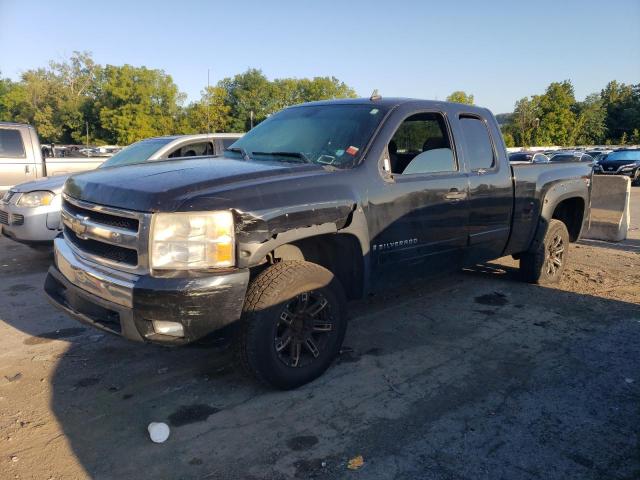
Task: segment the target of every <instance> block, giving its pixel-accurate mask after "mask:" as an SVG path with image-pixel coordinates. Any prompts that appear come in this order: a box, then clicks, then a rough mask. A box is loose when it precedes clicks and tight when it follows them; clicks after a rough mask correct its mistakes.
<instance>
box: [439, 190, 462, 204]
mask: <svg viewBox="0 0 640 480" xmlns="http://www.w3.org/2000/svg"><path fill="white" fill-rule="evenodd" d="M444 198H445V199H447V200H451V201H453V202H457V201H459V200H464V199H465V198H467V192H461V191H460V190H458V189H457V188H452V189H451V190H449V193H447V194H446V195H445V196H444Z"/></svg>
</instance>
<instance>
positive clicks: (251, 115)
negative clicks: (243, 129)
mask: <svg viewBox="0 0 640 480" xmlns="http://www.w3.org/2000/svg"><path fill="white" fill-rule="evenodd" d="M249 119H250V120H251V129H252V130H253V110H251V111H250V112H249Z"/></svg>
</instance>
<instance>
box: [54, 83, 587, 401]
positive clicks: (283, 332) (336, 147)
mask: <svg viewBox="0 0 640 480" xmlns="http://www.w3.org/2000/svg"><path fill="white" fill-rule="evenodd" d="M225 157H226V158H216V159H211V158H202V159H194V160H190V161H189V160H179V161H160V162H147V163H144V164H140V165H134V166H131V167H129V168H127V169H117V168H102V169H99V170H96V171H93V172H87V173H83V174H79V175H73V176H72V177H71V178H69V180H68V181H67V183H66V184H65V187H64V193H63V204H62V212H63V213H62V219H63V222H64V236H63V238H56V240H55V243H54V245H55V247H54V251H55V264H54V265H53V266H51V268H50V269H49V273H48V275H47V279H46V283H45V286H44V289H45V291H46V294H47V295H48V296H49V298H50V300H51V302H52V303H53V304H54V305H55V306H57V307H58V308H60V309H61V310H63V311H64V312H66V313H67V314H69V315H71V316H72V317H75V318H76V319H78V320H80V321H81V322H84V323H86V324H89V325H92V326H94V327H96V328H100V329H102V330H105V331H108V332H111V333H115V334H118V335H122V336H123V337H125V338H128V339H131V340H137V341H141V342H152V343H158V344H164V345H184V344H187V343H190V342H193V341H195V340H198V339H200V338H202V337H205V336H207V335H209V334H211V333H213V332H218V331H220V330H221V329H223V328H225V327H228V328H227V329H225V332H227V333H230V332H233V331H234V330H235V332H236V340H235V341H236V342H237V354H238V358H239V362H240V363H241V364H242V365H243V366H245V367H246V368H247V370H248V371H249V372H251V373H252V374H253V375H254V376H255V377H256V378H258V379H260V380H262V381H264V382H266V383H267V384H269V385H272V386H275V387H277V388H285V389H286V388H294V387H297V386H299V385H302V384H304V383H306V382H309V381H311V380H313V379H314V378H316V377H318V376H319V375H321V374H322V372H323V371H324V370H325V369H326V368H328V367H329V365H330V364H331V362H332V361H333V360H334V358H335V357H336V355H337V354H338V352H339V351H340V346H341V344H342V341H343V338H344V335H345V331H346V327H347V315H346V300H347V299H353V298H359V297H362V296H363V295H365V294H366V293H368V292H371V291H376V290H380V289H382V290H384V289H387V288H389V286H396V288H397V286H398V285H402V281H403V280H406V278H407V277H412V276H413V275H422V274H424V273H425V272H438V273H439V274H440V273H444V272H446V271H449V270H456V269H458V268H460V267H461V266H463V265H475V264H477V263H478V262H484V261H486V260H490V259H494V258H497V257H501V256H503V255H514V256H515V257H516V258H518V259H519V260H520V269H521V271H522V274H523V276H524V278H525V279H526V280H528V281H531V282H537V283H540V284H550V283H554V282H557V281H558V280H559V279H560V276H561V274H562V272H563V269H564V267H565V264H566V262H567V255H568V253H569V249H568V244H569V242H571V241H575V240H577V239H578V237H579V236H580V232H581V229H582V225H583V223H584V221H585V219H586V218H587V212H588V205H589V195H590V189H589V184H590V180H591V174H592V172H591V168H590V167H589V166H588V165H586V164H584V163H579V162H577V163H555V164H554V163H546V164H534V165H510V164H509V161H508V158H507V153H506V150H505V146H504V143H503V140H502V135H501V133H500V129H499V126H498V123H497V122H496V120H495V118H494V117H493V115H492V114H491V113H490V112H489V111H488V110H486V109H484V108H480V107H477V106H470V105H462V104H457V103H447V102H433V101H422V100H410V99H382V98H380V97H379V96H378V97H372V98H371V99H360V100H352V99H350V100H333V101H324V102H314V103H309V104H302V105H298V106H294V107H290V108H287V109H285V110H282V111H280V112H278V113H276V114H274V115H272V116H270V117H269V118H268V119H267V120H265V121H263V122H262V123H261V124H259V125H258V126H257V127H255V128H254V129H252V130H251V131H250V132H248V133H247V134H246V135H245V136H244V137H242V138H241V139H239V140H238V141H236V142H235V143H234V144H233V145H232V146H231V147H230V148H229V149H228V151H227V152H226V154H225Z"/></svg>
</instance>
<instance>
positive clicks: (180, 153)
mask: <svg viewBox="0 0 640 480" xmlns="http://www.w3.org/2000/svg"><path fill="white" fill-rule="evenodd" d="M202 155H213V143H212V142H198V143H188V144H187V145H183V146H181V147H180V148H178V149H176V150H174V151H172V152H171V153H170V154H169V158H177V157H199V156H202Z"/></svg>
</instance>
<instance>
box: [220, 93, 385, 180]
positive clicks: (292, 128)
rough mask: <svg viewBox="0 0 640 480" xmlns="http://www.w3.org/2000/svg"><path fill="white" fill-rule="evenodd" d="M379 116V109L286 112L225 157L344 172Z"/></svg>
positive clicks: (328, 107) (326, 108) (347, 107)
mask: <svg viewBox="0 0 640 480" xmlns="http://www.w3.org/2000/svg"><path fill="white" fill-rule="evenodd" d="M383 116H384V115H383V111H382V109H381V108H378V107H376V106H372V105H348V104H347V105H311V106H301V107H292V108H287V109H285V110H282V111H280V112H278V113H276V114H274V115H272V116H271V117H269V118H268V119H266V120H265V121H264V122H262V123H261V124H260V125H258V126H257V127H255V128H254V129H253V130H251V131H250V132H248V133H247V134H246V135H245V136H244V137H242V138H241V139H239V140H238V141H236V142H235V143H234V144H233V145H231V147H229V149H227V155H228V156H232V157H238V158H245V159H247V156H248V158H249V159H250V160H253V161H279V162H296V163H317V164H320V165H332V166H334V167H337V168H348V167H350V166H353V165H354V164H355V163H356V162H357V160H358V159H359V158H360V156H361V155H362V152H363V150H364V148H365V147H366V145H367V143H368V142H369V139H370V138H371V136H372V135H373V132H374V131H375V129H376V127H377V126H378V125H379V124H380V121H381V120H382V118H383ZM243 152H244V153H246V154H247V155H243Z"/></svg>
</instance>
